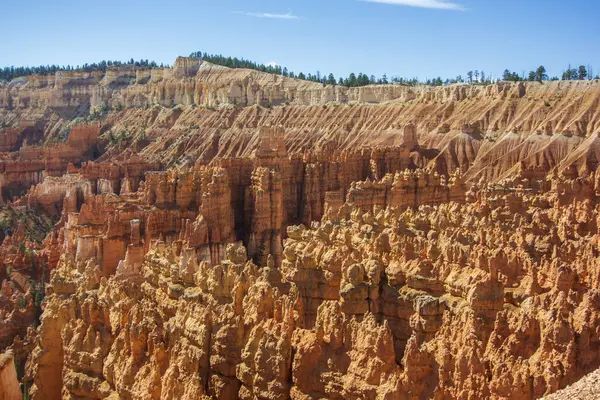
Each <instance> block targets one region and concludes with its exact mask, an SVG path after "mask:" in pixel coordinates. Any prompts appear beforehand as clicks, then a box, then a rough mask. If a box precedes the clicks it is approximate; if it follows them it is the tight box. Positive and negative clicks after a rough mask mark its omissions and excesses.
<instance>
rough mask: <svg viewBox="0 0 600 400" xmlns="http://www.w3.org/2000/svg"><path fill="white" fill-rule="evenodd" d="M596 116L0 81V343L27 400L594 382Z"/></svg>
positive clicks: (369, 91) (179, 63)
mask: <svg viewBox="0 0 600 400" xmlns="http://www.w3.org/2000/svg"><path fill="white" fill-rule="evenodd" d="M599 98H600V85H599V84H598V83H597V82H593V81H592V82H547V83H544V84H538V83H518V84H517V83H514V84H513V83H497V84H493V85H487V86H483V85H481V86H479V85H478V86H475V85H451V86H447V87H442V88H430V87H424V86H423V87H421V86H415V87H409V86H401V85H390V86H376V87H363V88H345V87H340V86H335V87H334V86H328V85H322V84H316V83H312V82H306V81H298V80H295V79H290V78H287V77H282V76H275V75H270V74H264V73H260V72H257V71H249V70H232V69H228V68H224V67H219V66H215V65H211V64H209V63H206V62H204V61H201V60H197V59H188V58H178V59H177V60H176V62H175V64H174V66H173V68H164V69H154V70H142V69H135V68H131V67H127V68H110V69H109V70H108V71H107V72H106V73H76V72H61V73H57V74H56V75H55V76H50V77H40V76H33V77H28V78H20V79H18V80H15V81H13V82H10V83H1V84H0V122H2V126H3V127H4V128H2V130H0V151H3V153H1V154H0V187H1V189H2V198H3V201H4V203H5V204H4V205H3V207H1V208H0V223H1V224H0V231H1V232H0V236H1V238H2V244H1V245H0V262H1V264H0V265H1V267H0V278H1V279H2V287H1V293H0V315H2V316H4V318H2V321H3V322H2V324H1V326H0V346H1V348H2V349H4V348H9V347H10V348H11V349H12V351H13V354H14V359H15V364H16V367H17V368H16V371H17V375H18V379H19V380H21V382H23V383H24V387H26V388H27V391H28V392H29V395H30V396H31V398H33V399H61V398H62V399H110V398H122V399H170V398H189V399H191V398H202V397H203V396H204V397H205V398H217V399H235V398H239V399H288V398H293V399H320V398H331V399H416V398H437V399H462V398H497V399H507V398H519V399H534V398H540V397H542V396H545V395H549V394H551V393H553V392H556V391H557V390H559V389H561V388H564V387H565V386H567V385H569V384H571V383H573V382H575V381H577V380H578V379H579V378H581V377H582V376H584V375H585V374H587V373H589V372H591V371H594V370H596V369H597V368H598V367H599V366H600V353H599V351H600V336H599V332H598V330H597V329H596V328H595V327H596V326H597V325H598V323H599V321H600V320H599V318H600V294H599V293H598V290H597V287H598V284H599V281H598V280H599V279H600V275H599V274H600V269H599V267H598V266H599V265H600V264H599V259H598V257H599V256H598V251H599V247H598V246H599V244H600V241H599V240H598V238H599V237H600V236H599V235H600V234H599V232H598V220H599V218H598V201H597V198H598V193H600V183H599V182H600V177H599V173H598V172H597V160H598V159H599V157H600V154H598V132H599V129H600V125H599V124H600V119H599V118H600V114H599V113H598V107H597V106H598V101H599V100H598V99H599ZM65 133H68V136H67V138H66V140H65V139H64V134H65ZM44 294H45V298H44ZM42 299H43V301H42ZM26 359H27V365H26V366H25V360H26ZM11 381H13V379H12V377H11ZM11 385H12V383H11ZM11 387H12V386H11Z"/></svg>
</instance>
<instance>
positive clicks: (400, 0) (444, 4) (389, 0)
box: [361, 0, 465, 10]
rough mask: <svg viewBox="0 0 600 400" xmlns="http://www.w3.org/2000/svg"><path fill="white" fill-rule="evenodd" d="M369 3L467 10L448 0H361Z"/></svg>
mask: <svg viewBox="0 0 600 400" xmlns="http://www.w3.org/2000/svg"><path fill="white" fill-rule="evenodd" d="M361 1H365V2H367V3H381V4H392V5H396V6H408V7H421V8H438V9H442V10H465V8H464V7H463V6H461V5H460V4H457V3H452V2H450V1H448V0H361Z"/></svg>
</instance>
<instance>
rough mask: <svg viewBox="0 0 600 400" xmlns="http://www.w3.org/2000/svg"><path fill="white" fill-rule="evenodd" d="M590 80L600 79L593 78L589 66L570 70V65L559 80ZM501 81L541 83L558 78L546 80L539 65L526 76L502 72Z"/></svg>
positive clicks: (506, 71) (546, 76) (544, 72)
mask: <svg viewBox="0 0 600 400" xmlns="http://www.w3.org/2000/svg"><path fill="white" fill-rule="evenodd" d="M586 79H588V80H592V79H600V76H598V75H596V76H594V73H593V69H592V67H591V66H590V65H588V66H587V67H586V66H585V65H580V66H579V67H578V68H571V65H569V67H568V68H567V69H566V71H564V72H563V74H562V76H561V78H560V80H563V81H574V80H580V81H583V80H586ZM502 80H505V81H512V82H521V81H530V82H533V81H538V82H543V81H547V80H551V81H558V80H559V78H558V76H553V77H552V78H548V75H547V74H546V68H544V66H543V65H540V66H539V67H538V68H537V69H536V70H535V71H529V73H528V74H525V72H523V73H521V75H519V74H518V73H516V72H512V71H509V70H508V69H505V70H504V73H503V74H502Z"/></svg>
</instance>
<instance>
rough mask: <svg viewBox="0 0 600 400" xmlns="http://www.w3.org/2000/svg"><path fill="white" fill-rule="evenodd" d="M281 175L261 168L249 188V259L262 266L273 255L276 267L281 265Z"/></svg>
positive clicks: (247, 212) (253, 177)
mask: <svg viewBox="0 0 600 400" xmlns="http://www.w3.org/2000/svg"><path fill="white" fill-rule="evenodd" d="M282 193H283V192H282V182H281V174H280V172H278V171H275V170H272V169H268V168H263V167H259V168H256V169H255V170H254V172H253V174H252V185H251V186H250V187H249V188H247V189H246V218H247V219H246V226H247V227H248V239H247V241H248V256H249V257H253V258H254V260H255V261H256V262H257V263H258V264H259V265H266V263H267V256H268V255H269V254H271V255H272V256H273V258H274V261H275V264H276V265H277V266H279V265H280V264H281V254H282V251H283V248H282V242H281V240H282V238H281V226H282V223H283V221H282V209H283V194H282Z"/></svg>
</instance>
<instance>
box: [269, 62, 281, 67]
mask: <svg viewBox="0 0 600 400" xmlns="http://www.w3.org/2000/svg"><path fill="white" fill-rule="evenodd" d="M278 66H279V64H278V63H277V62H275V61H269V62H268V63H267V67H273V68H275V67H278Z"/></svg>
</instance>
